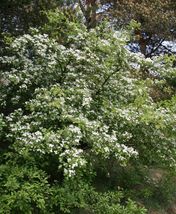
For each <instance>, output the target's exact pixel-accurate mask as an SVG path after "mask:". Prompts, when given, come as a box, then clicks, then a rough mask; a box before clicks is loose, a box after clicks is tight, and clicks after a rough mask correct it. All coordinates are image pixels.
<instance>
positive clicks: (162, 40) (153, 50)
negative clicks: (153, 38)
mask: <svg viewBox="0 0 176 214" xmlns="http://www.w3.org/2000/svg"><path fill="white" fill-rule="evenodd" d="M164 40H165V38H164V39H161V40H160V42H159V43H158V45H157V46H156V47H153V49H152V50H151V51H150V53H148V54H146V57H151V55H152V54H153V53H155V51H157V50H158V48H159V47H160V46H161V45H162V43H163V42H164Z"/></svg>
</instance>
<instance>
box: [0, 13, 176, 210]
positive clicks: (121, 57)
mask: <svg viewBox="0 0 176 214" xmlns="http://www.w3.org/2000/svg"><path fill="white" fill-rule="evenodd" d="M52 17H53V18H52ZM59 17H60V18H59ZM63 19H64V20H65V21H64V22H63ZM49 20H50V22H49V23H47V25H45V26H44V28H43V29H41V32H40V31H39V30H37V29H32V30H31V33H30V34H24V35H23V36H21V37H17V38H15V39H12V40H11V41H10V44H8V45H7V46H6V53H7V55H6V56H3V57H1V58H0V61H1V64H2V65H3V66H2V68H1V69H2V70H1V71H2V72H1V77H0V80H1V85H0V109H1V115H0V152H1V157H2V158H1V160H0V194H1V197H0V207H1V212H2V213H7V212H9V213H10V212H15V213H38V212H40V213H57V212H59V213H74V212H75V213H78V212H86V211H87V212H90V213H95V214H99V213H105V214H115V213H120V214H126V213H130V214H134V213H140V214H143V213H145V212H146V210H145V209H144V208H143V206H144V205H143V206H138V205H137V203H135V202H134V201H135V200H137V198H136V197H135V195H136V194H134V195H133V194H131V193H132V192H133V191H135V189H134V186H136V185H137V184H138V183H139V182H142V181H141V180H140V179H141V177H142V179H143V182H144V183H145V185H147V186H150V185H152V184H153V183H152V181H151V180H150V179H149V178H148V177H147V176H146V174H145V173H144V174H142V175H141V176H140V179H139V178H136V179H134V178H132V177H130V176H131V173H130V174H128V177H127V178H126V179H127V182H126V183H125V184H124V178H123V177H122V178H120V177H119V179H118V181H116V180H117V179H116V176H117V175H118V176H120V175H119V172H120V170H121V172H124V171H125V172H128V171H129V169H130V170H133V175H138V174H139V168H142V169H149V168H150V167H160V168H165V169H167V171H169V170H171V171H172V172H174V171H175V167H176V165H175V164H176V154H175V151H176V149H175V139H176V136H175V135H176V132H175V126H176V108H175V102H176V101H175V100H176V98H175V96H174V95H173V94H172V93H169V90H171V88H170V87H166V86H165V82H166V78H168V77H169V78H170V79H173V78H174V77H175V76H176V71H175V69H174V68H173V67H172V62H171V61H169V59H168V60H166V59H161V58H156V59H153V60H152V59H151V60H149V59H145V58H144V57H143V56H142V55H139V54H133V53H130V52H129V51H128V50H126V49H125V47H124V46H125V44H126V40H127V39H128V36H127V32H123V33H122V32H118V31H115V30H113V29H111V28H109V26H108V25H106V24H102V25H99V26H97V27H96V28H94V29H89V30H88V29H87V26H85V25H83V24H82V23H79V22H78V21H77V22H71V21H69V20H68V18H67V17H65V18H64V14H63V13H62V12H59V11H56V12H54V13H53V14H52V15H51V13H50V19H49ZM62 25H63V26H64V27H63V28H61V27H60V26H62ZM58 26H59V27H60V28H58ZM45 31H46V32H47V33H48V34H46V32H45ZM53 31H56V32H55V33H53ZM60 38H62V39H60ZM164 60H165V63H163V62H164ZM143 71H149V72H150V73H153V72H155V74H156V76H157V75H159V76H160V77H161V78H160V79H152V78H149V75H147V76H146V77H144V76H143V74H144V72H143ZM154 87H158V89H160V91H161V90H162V89H163V88H164V89H163V90H166V92H167V94H168V96H167V99H165V97H163V98H162V99H154V98H155V97H154V95H153V93H152V90H153V88H154ZM114 173H115V175H114ZM122 175H124V174H122ZM99 179H101V181H100V184H102V186H103V187H102V188H101V189H100V190H99V185H97V181H98V180H99ZM113 179H114V181H113ZM130 179H131V185H130V186H129V184H128V181H129V180H130ZM103 182H104V183H103ZM153 185H155V184H153ZM142 191H145V189H144V190H143V189H141V192H140V193H139V194H140V196H139V197H140V198H141V197H143V196H142V195H143V192H142ZM153 191H154V190H153ZM164 193H165V192H164ZM151 194H154V193H151ZM152 197H153V195H152V196H151V198H152ZM164 197H165V194H164V195H163V198H164ZM129 198H131V199H133V200H134V201H131V200H129ZM169 200H170V198H169Z"/></svg>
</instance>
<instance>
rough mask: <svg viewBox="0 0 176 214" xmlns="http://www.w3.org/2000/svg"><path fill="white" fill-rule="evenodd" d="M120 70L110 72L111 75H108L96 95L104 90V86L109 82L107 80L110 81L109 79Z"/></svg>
mask: <svg viewBox="0 0 176 214" xmlns="http://www.w3.org/2000/svg"><path fill="white" fill-rule="evenodd" d="M118 71H119V70H117V71H114V72H112V73H111V74H109V75H108V76H107V77H106V79H105V80H104V81H103V83H102V85H101V87H100V88H99V89H98V90H97V91H96V92H95V95H98V94H100V92H101V91H103V88H104V86H105V85H106V83H107V82H108V81H109V79H110V78H111V77H112V76H113V75H114V74H115V73H116V72H118Z"/></svg>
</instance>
